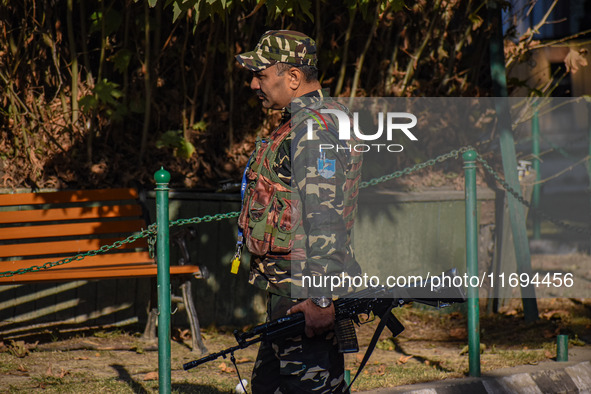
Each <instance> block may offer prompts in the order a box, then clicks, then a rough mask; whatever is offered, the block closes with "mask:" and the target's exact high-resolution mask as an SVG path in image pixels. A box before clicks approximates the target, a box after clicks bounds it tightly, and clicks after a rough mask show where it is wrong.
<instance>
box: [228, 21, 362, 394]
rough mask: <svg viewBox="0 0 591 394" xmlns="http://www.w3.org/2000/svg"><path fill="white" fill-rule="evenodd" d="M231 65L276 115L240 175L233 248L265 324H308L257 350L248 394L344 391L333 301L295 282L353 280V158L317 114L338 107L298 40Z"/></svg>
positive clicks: (285, 39)
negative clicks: (239, 252) (239, 251)
mask: <svg viewBox="0 0 591 394" xmlns="http://www.w3.org/2000/svg"><path fill="white" fill-rule="evenodd" d="M236 59H237V60H238V62H239V63H240V65H242V66H243V67H245V68H246V69H248V70H250V71H251V72H252V81H251V83H250V87H251V89H252V90H254V91H255V92H256V94H257V96H258V98H259V99H260V100H261V103H262V105H263V107H264V108H271V109H277V110H282V111H283V116H282V120H281V125H280V126H279V127H278V128H277V129H276V130H275V131H273V133H271V135H270V136H269V137H268V138H267V139H265V140H259V141H257V144H256V148H255V151H254V152H253V154H252V156H251V158H250V160H249V163H248V166H247V169H246V170H245V174H244V179H243V187H242V189H243V200H242V211H241V214H240V217H239V219H238V224H239V228H240V229H241V233H240V234H239V248H240V247H241V246H242V238H244V243H245V244H246V246H247V248H248V249H249V251H250V253H251V255H252V260H251V263H250V268H251V270H250V280H249V281H250V283H252V284H254V285H257V286H259V287H261V288H263V289H265V290H267V292H268V305H267V318H268V319H276V318H279V317H282V316H284V315H285V314H289V313H295V312H303V313H304V315H305V319H306V327H305V335H301V336H298V337H296V338H288V339H286V340H283V341H280V342H277V343H272V344H268V343H262V344H261V346H260V349H259V353H258V356H257V360H256V362H255V366H254V370H253V374H252V389H253V392H254V393H303V392H314V393H329V392H330V393H333V392H345V391H346V388H347V387H346V384H345V382H344V358H343V355H342V354H340V353H339V352H338V348H337V341H336V337H335V335H334V331H333V326H334V318H335V311H334V306H333V304H332V298H331V295H332V294H328V293H326V292H324V289H321V288H314V287H309V288H306V289H304V288H302V277H303V275H311V276H327V275H339V274H342V273H347V274H349V275H355V274H358V273H359V266H358V264H357V262H356V261H355V257H354V254H353V249H352V247H351V229H352V225H353V218H354V215H355V213H356V206H357V201H356V200H357V192H358V184H359V179H360V172H361V156H360V154H357V153H356V152H355V151H354V149H351V145H350V144H349V143H348V142H347V141H340V140H339V139H338V122H337V119H336V118H333V117H332V116H330V114H329V115H326V114H324V115H323V114H321V113H320V112H319V110H320V109H326V108H328V109H330V108H333V109H339V110H343V111H346V108H344V107H343V106H340V105H338V104H337V103H335V102H333V101H332V100H330V98H329V97H328V94H327V92H326V91H325V90H323V89H321V85H320V83H319V81H318V77H317V75H318V71H317V69H316V64H317V56H316V44H315V42H314V40H312V39H311V38H310V37H308V36H306V35H304V34H302V33H299V32H296V31H289V30H274V31H268V32H266V33H265V34H263V36H262V37H261V39H260V41H259V42H258V44H257V46H256V48H255V49H254V50H253V51H251V52H246V53H242V54H240V55H237V56H236ZM290 103H291V105H290ZM310 119H315V120H316V121H315V122H310ZM308 131H310V133H309V132H308ZM321 146H324V147H328V146H332V147H333V148H334V147H337V146H338V147H339V148H340V149H329V150H324V151H323V150H322V149H320V148H321ZM242 233H243V234H242Z"/></svg>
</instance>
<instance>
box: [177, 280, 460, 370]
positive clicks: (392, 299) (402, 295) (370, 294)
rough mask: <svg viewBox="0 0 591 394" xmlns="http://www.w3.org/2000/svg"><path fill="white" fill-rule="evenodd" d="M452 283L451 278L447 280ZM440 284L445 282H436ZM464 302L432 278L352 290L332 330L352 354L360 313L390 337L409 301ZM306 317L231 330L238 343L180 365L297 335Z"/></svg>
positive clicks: (439, 305) (434, 304)
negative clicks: (396, 309) (385, 329)
mask: <svg viewBox="0 0 591 394" xmlns="http://www.w3.org/2000/svg"><path fill="white" fill-rule="evenodd" d="M443 276H448V277H450V278H451V279H453V278H454V277H456V276H457V272H456V269H455V268H453V269H451V270H449V271H446V272H445V273H443V275H442V277H443ZM449 282H450V283H453V281H451V280H450V281H449ZM439 283H444V282H443V281H439ZM465 301H466V295H465V294H464V291H463V289H462V288H461V287H454V286H449V287H445V286H438V287H432V286H431V281H430V280H428V281H425V282H422V283H421V284H420V286H411V287H393V288H385V287H373V288H367V289H364V290H361V291H359V292H356V293H352V294H350V295H348V296H347V297H344V298H339V299H338V300H336V301H335V302H334V305H335V333H336V335H337V339H338V342H339V351H340V352H341V353H352V352H357V351H359V345H358V343H357V336H356V334H355V326H354V324H353V323H356V324H360V320H359V315H367V316H369V315H370V314H373V315H374V316H378V317H380V318H381V319H384V320H385V321H384V322H383V323H384V324H385V325H386V327H388V329H389V330H390V332H391V333H392V336H394V337H395V336H397V335H399V334H400V333H401V332H402V331H404V326H403V325H402V323H401V322H400V321H399V320H398V319H397V318H396V316H394V315H393V314H392V313H390V311H391V310H392V308H394V307H399V306H402V305H404V304H408V303H410V302H418V303H421V304H425V305H429V306H432V307H436V308H443V307H447V306H449V305H451V304H455V303H462V302H465ZM304 327H305V319H304V314H303V313H301V312H298V313H294V314H293V315H289V316H284V317H281V318H279V319H276V320H272V321H270V322H268V323H264V324H261V325H258V326H256V327H254V328H252V329H251V330H248V331H246V332H238V331H237V330H236V331H234V337H235V338H236V341H237V342H238V345H237V346H233V347H230V348H228V349H225V350H222V351H220V352H218V353H213V354H209V355H207V356H205V357H203V358H200V359H199V360H194V361H191V362H188V363H186V364H183V369H184V370H189V369H191V368H194V367H196V366H198V365H201V364H203V363H206V362H209V361H213V360H215V359H217V358H219V357H224V358H225V357H226V355H228V354H231V355H232V356H233V354H234V352H235V351H236V350H239V349H244V348H246V347H248V346H250V345H252V344H255V343H258V342H261V341H269V342H272V341H275V340H279V339H281V338H287V337H290V336H295V335H300V334H302V333H303V332H304Z"/></svg>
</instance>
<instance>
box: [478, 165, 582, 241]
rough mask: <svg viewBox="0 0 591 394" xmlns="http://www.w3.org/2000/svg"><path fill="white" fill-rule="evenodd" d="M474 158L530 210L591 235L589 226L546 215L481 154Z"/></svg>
mask: <svg viewBox="0 0 591 394" xmlns="http://www.w3.org/2000/svg"><path fill="white" fill-rule="evenodd" d="M476 160H477V161H479V162H480V164H482V166H483V167H484V169H486V171H488V172H489V173H490V174H491V175H492V176H493V177H494V178H495V180H496V181H497V182H499V184H500V185H501V186H503V188H504V189H505V190H506V191H507V192H509V193H511V195H512V196H513V197H515V199H516V200H517V201H519V202H520V203H521V204H523V205H525V206H526V207H528V208H529V209H531V210H532V212H534V213H535V214H536V215H538V216H540V217H542V218H544V219H545V220H547V221H549V222H551V223H553V224H555V225H557V226H559V227H562V228H564V229H565V230H568V231H573V232H576V233H579V234H585V235H589V236H591V228H587V227H580V226H573V225H572V224H569V223H567V222H565V221H563V220H559V219H556V218H554V217H552V216H550V215H548V214H547V213H546V212H544V211H542V210H540V209H539V208H536V207H534V206H533V205H531V204H530V203H529V202H528V201H527V200H525V199H524V198H523V197H522V196H521V193H520V192H519V191H517V190H515V189H513V188H512V187H511V186H509V184H508V183H507V182H505V180H504V179H503V178H502V177H501V175H500V174H499V173H497V172H496V171H495V170H494V169H493V168H492V167H491V166H490V164H488V163H487V162H486V160H485V159H484V158H482V156H480V155H478V156H477V157H476Z"/></svg>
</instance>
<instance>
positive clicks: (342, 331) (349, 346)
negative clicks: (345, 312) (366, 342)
mask: <svg viewBox="0 0 591 394" xmlns="http://www.w3.org/2000/svg"><path fill="white" fill-rule="evenodd" d="M334 330H335V334H336V336H337V340H338V341H339V352H340V353H356V352H358V351H359V344H358V343H357V335H356V333H355V326H354V325H353V320H351V319H350V318H345V319H341V320H337V321H335V327H334Z"/></svg>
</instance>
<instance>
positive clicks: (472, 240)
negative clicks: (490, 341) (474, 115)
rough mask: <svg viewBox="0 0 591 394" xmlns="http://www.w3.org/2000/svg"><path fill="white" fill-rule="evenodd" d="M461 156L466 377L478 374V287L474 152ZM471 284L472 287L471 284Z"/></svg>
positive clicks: (477, 375) (470, 151)
mask: <svg viewBox="0 0 591 394" xmlns="http://www.w3.org/2000/svg"><path fill="white" fill-rule="evenodd" d="M462 157H463V159H464V174H465V176H466V180H465V183H466V185H465V189H466V191H465V193H466V273H467V274H468V355H469V366H470V376H474V377H479V376H480V306H479V296H478V286H476V283H473V282H472V278H473V277H475V278H476V279H474V280H477V279H478V220H477V217H476V212H477V207H476V152H474V151H473V150H469V151H467V152H464V154H463V155H462ZM473 284H474V286H473Z"/></svg>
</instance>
